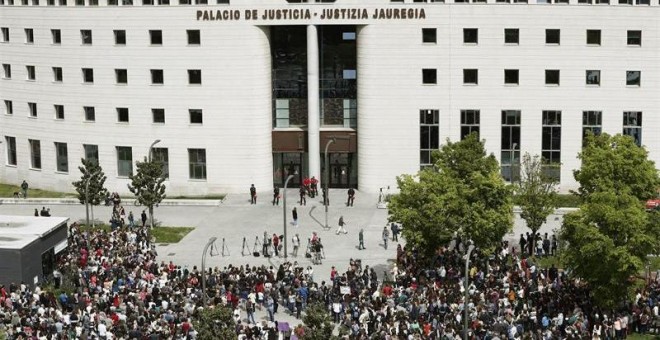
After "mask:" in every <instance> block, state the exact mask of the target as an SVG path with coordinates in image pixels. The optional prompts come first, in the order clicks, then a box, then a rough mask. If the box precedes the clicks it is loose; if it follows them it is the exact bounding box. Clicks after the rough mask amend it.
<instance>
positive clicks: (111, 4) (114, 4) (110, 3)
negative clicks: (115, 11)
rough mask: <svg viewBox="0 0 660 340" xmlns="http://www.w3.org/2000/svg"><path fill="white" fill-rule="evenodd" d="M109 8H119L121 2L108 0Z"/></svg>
mask: <svg viewBox="0 0 660 340" xmlns="http://www.w3.org/2000/svg"><path fill="white" fill-rule="evenodd" d="M108 6H119V1H117V0H108Z"/></svg>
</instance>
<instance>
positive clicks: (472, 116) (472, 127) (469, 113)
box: [461, 110, 480, 140]
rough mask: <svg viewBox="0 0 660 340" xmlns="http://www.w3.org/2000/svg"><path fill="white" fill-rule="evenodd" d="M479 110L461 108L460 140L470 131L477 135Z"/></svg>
mask: <svg viewBox="0 0 660 340" xmlns="http://www.w3.org/2000/svg"><path fill="white" fill-rule="evenodd" d="M479 116H480V115H479V110H461V140H463V139H465V137H467V136H468V135H470V134H471V133H473V132H474V133H476V134H477V136H479Z"/></svg>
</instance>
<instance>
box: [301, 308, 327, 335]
mask: <svg viewBox="0 0 660 340" xmlns="http://www.w3.org/2000/svg"><path fill="white" fill-rule="evenodd" d="M303 323H304V325H305V328H304V330H305V335H304V336H303V337H302V339H304V340H329V339H331V338H332V331H333V330H334V328H335V326H334V324H333V323H332V317H331V316H330V313H329V312H328V309H327V308H325V306H324V305H323V304H322V303H313V304H310V305H309V306H308V307H307V309H305V315H304V316H303Z"/></svg>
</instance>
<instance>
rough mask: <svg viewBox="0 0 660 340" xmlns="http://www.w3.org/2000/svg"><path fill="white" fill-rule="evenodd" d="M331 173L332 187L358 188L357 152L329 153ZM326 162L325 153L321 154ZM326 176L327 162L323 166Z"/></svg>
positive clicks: (330, 183) (329, 184) (330, 182)
mask: <svg viewBox="0 0 660 340" xmlns="http://www.w3.org/2000/svg"><path fill="white" fill-rule="evenodd" d="M328 158H329V162H330V173H329V174H328V176H329V181H328V186H329V187H330V188H350V187H353V188H357V154H355V153H331V154H329V155H328ZM321 159H322V160H323V162H324V163H325V155H322V156H321ZM322 171H323V176H325V164H323V166H322Z"/></svg>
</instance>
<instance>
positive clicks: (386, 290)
mask: <svg viewBox="0 0 660 340" xmlns="http://www.w3.org/2000/svg"><path fill="white" fill-rule="evenodd" d="M383 295H385V296H387V297H390V296H391V295H392V286H390V285H385V287H383Z"/></svg>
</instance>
